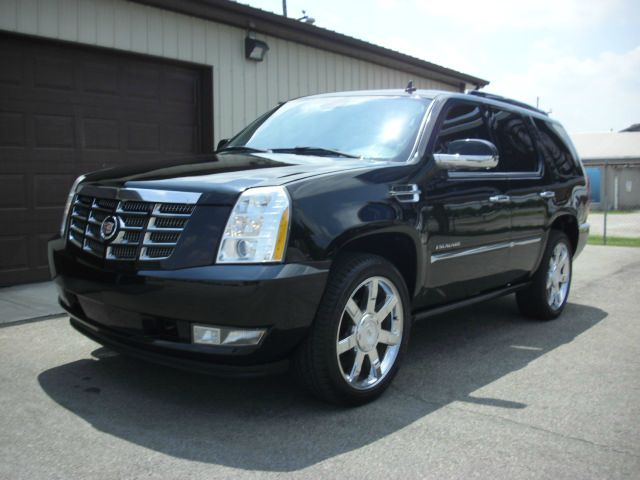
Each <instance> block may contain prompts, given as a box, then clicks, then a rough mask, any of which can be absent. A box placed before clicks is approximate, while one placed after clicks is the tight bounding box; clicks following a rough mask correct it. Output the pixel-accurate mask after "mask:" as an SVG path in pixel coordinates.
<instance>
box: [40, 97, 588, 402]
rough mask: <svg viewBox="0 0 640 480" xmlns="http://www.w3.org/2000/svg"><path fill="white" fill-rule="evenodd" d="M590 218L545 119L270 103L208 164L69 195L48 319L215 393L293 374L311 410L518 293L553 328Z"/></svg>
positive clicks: (135, 173) (463, 105) (471, 105)
mask: <svg viewBox="0 0 640 480" xmlns="http://www.w3.org/2000/svg"><path fill="white" fill-rule="evenodd" d="M588 208H589V195H588V187H587V183H586V179H585V175H584V171H583V168H582V165H581V163H580V160H579V159H578V156H577V154H576V151H575V149H574V147H573V146H572V143H571V141H570V140H569V138H568V136H567V134H566V132H565V130H564V129H563V128H562V126H561V125H560V124H559V123H558V122H557V121H555V120H552V119H550V118H549V117H548V116H547V115H546V114H544V112H541V111H538V110H536V109H534V108H532V107H529V106H527V105H524V104H520V103H518V102H515V101H512V100H508V99H505V98H502V97H497V96H493V95H488V94H482V93H479V92H471V94H459V93H448V92H439V91H414V90H413V89H411V88H408V89H407V90H405V91H403V90H387V91H366V92H348V93H334V94H326V95H316V96H311V97H305V98H299V99H296V100H292V101H289V102H286V103H284V104H282V105H279V106H278V107H277V108H274V109H273V110H271V111H270V112H268V113H267V114H265V115H263V116H262V117H260V118H259V119H257V120H256V121H255V122H253V123H252V124H251V125H249V126H248V127H247V128H246V129H244V130H243V131H241V132H240V133H239V134H238V135H237V136H235V137H234V138H232V139H231V140H228V141H226V140H224V141H221V142H220V145H219V147H218V151H217V152H216V154H215V155H214V154H211V155H208V156H205V157H199V158H190V159H186V160H185V159H182V160H180V161H177V162H171V163H165V164H161V165H156V166H153V167H149V166H144V167H143V168H124V169H122V168H120V169H112V170H104V171H100V172H96V173H91V174H87V175H86V176H83V177H80V178H79V179H78V180H77V181H76V183H75V184H74V186H73V188H72V190H71V192H70V194H69V199H68V205H67V212H66V214H65V219H64V223H63V226H62V232H61V238H59V239H55V240H53V241H52V242H51V243H50V245H49V250H50V255H49V258H50V267H51V272H52V275H53V278H54V280H55V283H56V285H57V287H58V290H59V295H60V303H61V304H62V306H63V307H64V308H65V309H66V310H67V312H69V314H70V316H71V324H72V325H73V326H74V327H75V328H76V329H77V330H79V331H80V332H81V333H83V334H85V335H87V336H88V337H90V338H92V339H94V340H96V341H97V342H99V343H101V344H104V345H106V346H108V347H111V348H112V349H114V350H116V351H120V352H123V353H125V354H130V355H133V356H138V357H142V358H145V359H148V360H152V361H155V362H158V363H161V364H164V365H168V366H175V367H184V368H189V369H196V370H201V371H208V372H212V373H217V374H219V375H255V374H259V373H264V372H270V371H278V370H281V369H284V368H286V367H287V366H288V365H289V364H290V365H291V366H292V367H293V370H294V372H295V373H296V375H297V377H298V378H299V379H300V381H301V383H302V384H303V385H305V386H306V387H308V388H309V389H310V390H311V391H312V392H314V393H316V394H317V395H319V396H320V397H321V398H323V399H325V400H328V401H332V402H336V403H343V404H360V403H364V402H366V401H369V400H371V399H373V398H375V397H376V396H378V395H379V394H380V393H382V391H384V389H385V388H386V387H387V386H388V385H389V383H390V382H391V381H392V379H393V377H394V375H395V374H396V372H397V370H398V367H399V365H400V362H401V360H402V357H403V354H404V352H405V350H406V348H407V342H408V339H409V331H410V329H411V324H412V322H413V321H414V320H415V319H420V318H424V317H427V316H430V315H433V314H436V313H441V312H444V311H447V310H450V309H453V308H456V307H459V306H463V305H469V304H471V303H473V302H477V301H481V300H486V299H489V298H493V297H496V296H499V295H505V294H508V293H512V292H515V294H516V300H517V302H518V305H519V307H520V309H521V311H522V313H523V314H525V315H527V316H529V317H533V318H538V319H541V320H548V319H552V318H555V317H557V316H558V315H559V314H560V313H561V312H562V310H563V308H564V306H565V304H566V302H567V297H568V294H569V287H570V284H571V265H572V259H573V258H575V257H576V255H578V254H579V253H580V251H581V250H582V248H583V247H584V244H585V242H586V239H587V234H588V228H589V227H588V224H586V223H585V221H586V218H587V214H588Z"/></svg>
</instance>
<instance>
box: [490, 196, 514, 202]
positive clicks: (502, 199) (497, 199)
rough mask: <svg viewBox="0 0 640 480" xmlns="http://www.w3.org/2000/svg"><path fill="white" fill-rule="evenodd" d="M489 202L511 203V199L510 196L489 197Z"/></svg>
mask: <svg viewBox="0 0 640 480" xmlns="http://www.w3.org/2000/svg"><path fill="white" fill-rule="evenodd" d="M489 201H490V202H491V203H509V202H510V201H511V197H510V196H509V195H494V196H493V197H489Z"/></svg>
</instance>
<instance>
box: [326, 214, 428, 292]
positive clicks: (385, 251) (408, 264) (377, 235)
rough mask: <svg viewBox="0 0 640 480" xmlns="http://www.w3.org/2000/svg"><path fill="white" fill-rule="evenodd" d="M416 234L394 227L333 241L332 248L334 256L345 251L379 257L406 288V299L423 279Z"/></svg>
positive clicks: (421, 256)
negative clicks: (393, 270) (384, 260)
mask: <svg viewBox="0 0 640 480" xmlns="http://www.w3.org/2000/svg"><path fill="white" fill-rule="evenodd" d="M419 246H420V242H419V239H418V236H417V233H416V232H415V231H412V230H410V229H403V228H397V227H387V228H383V229H376V230H372V231H367V232H360V233H358V234H354V235H349V236H348V237H347V238H343V239H342V241H339V242H336V246H335V247H334V248H333V249H332V252H333V255H332V256H333V257H334V258H335V257H337V256H338V255H342V254H346V253H348V252H359V253H369V254H372V255H378V256H380V257H382V258H384V259H386V260H387V261H389V262H390V263H391V264H392V265H394V266H395V267H396V268H397V269H398V271H399V272H400V274H401V275H402V278H403V279H404V281H405V284H406V286H407V291H408V292H409V296H410V297H411V298H412V299H413V297H415V296H416V294H417V293H418V291H419V289H420V286H421V285H422V280H423V275H424V273H423V269H422V268H420V265H422V264H423V263H422V259H423V254H422V250H421V249H420V247H419Z"/></svg>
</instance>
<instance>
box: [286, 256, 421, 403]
mask: <svg viewBox="0 0 640 480" xmlns="http://www.w3.org/2000/svg"><path fill="white" fill-rule="evenodd" d="M373 291H375V297H376V298H375V301H372V300H371V299H370V298H369V297H371V294H370V292H373ZM394 302H395V304H394ZM410 312H411V310H410V302H409V294H408V293H407V287H406V285H405V283H404V280H403V278H402V275H400V273H399V272H398V270H397V269H396V268H395V267H394V266H393V265H392V264H391V263H389V262H388V261H386V260H385V259H383V258H382V257H378V256H376V255H366V254H358V253H356V254H350V255H349V256H348V257H346V256H345V257H340V258H338V259H337V260H336V261H335V262H334V265H333V267H332V270H331V274H330V276H329V280H328V283H327V286H326V288H325V292H324V295H323V297H322V300H321V302H320V306H319V308H318V312H317V314H316V318H315V320H314V323H313V325H312V327H311V331H310V334H309V335H308V336H307V338H306V339H305V341H304V342H303V343H302V344H301V345H300V347H299V348H298V349H297V351H296V353H295V355H294V358H293V362H292V365H293V371H294V374H295V375H296V377H297V379H298V381H299V383H300V384H301V385H302V386H303V387H305V388H306V389H307V390H309V391H310V392H311V393H312V394H314V395H315V396H317V397H319V398H320V399H322V400H325V401H327V402H330V403H334V404H338V405H351V406H354V405H362V404H365V403H367V402H370V401H372V400H374V399H375V398H377V397H378V396H380V395H381V394H382V393H383V392H384V391H385V390H386V388H387V387H388V386H389V384H390V383H391V381H392V380H393V377H394V376H395V374H396V373H397V371H398V367H399V366H400V363H401V361H402V357H403V356H404V353H405V351H406V348H407V343H408V341H409V333H410V328H411V313H410ZM357 365H359V366H360V368H359V369H358V367H357Z"/></svg>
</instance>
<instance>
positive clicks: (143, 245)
mask: <svg viewBox="0 0 640 480" xmlns="http://www.w3.org/2000/svg"><path fill="white" fill-rule="evenodd" d="M194 209H195V205H193V204H183V203H154V202H144V201H131V200H116V199H111V198H99V197H89V196H86V195H76V197H75V199H74V202H73V206H72V208H71V212H70V214H69V224H68V233H67V238H68V240H69V242H70V243H72V244H73V245H75V246H76V247H78V248H81V249H82V250H83V251H84V252H86V253H88V254H90V255H93V256H96V257H100V258H102V259H105V260H129V261H133V260H143V261H145V260H147V261H157V260H164V259H167V258H169V257H170V256H171V255H173V253H174V251H175V249H176V246H177V245H178V242H179V241H180V237H181V235H182V231H183V230H184V228H185V226H186V225H187V222H188V221H189V218H190V217H191V214H192V213H193V211H194ZM103 222H107V224H106V225H103ZM111 228H112V229H113V230H114V231H115V233H110V229H111ZM101 230H102V233H101ZM103 233H104V235H103ZM110 236H111V237H112V238H109V237H110Z"/></svg>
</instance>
